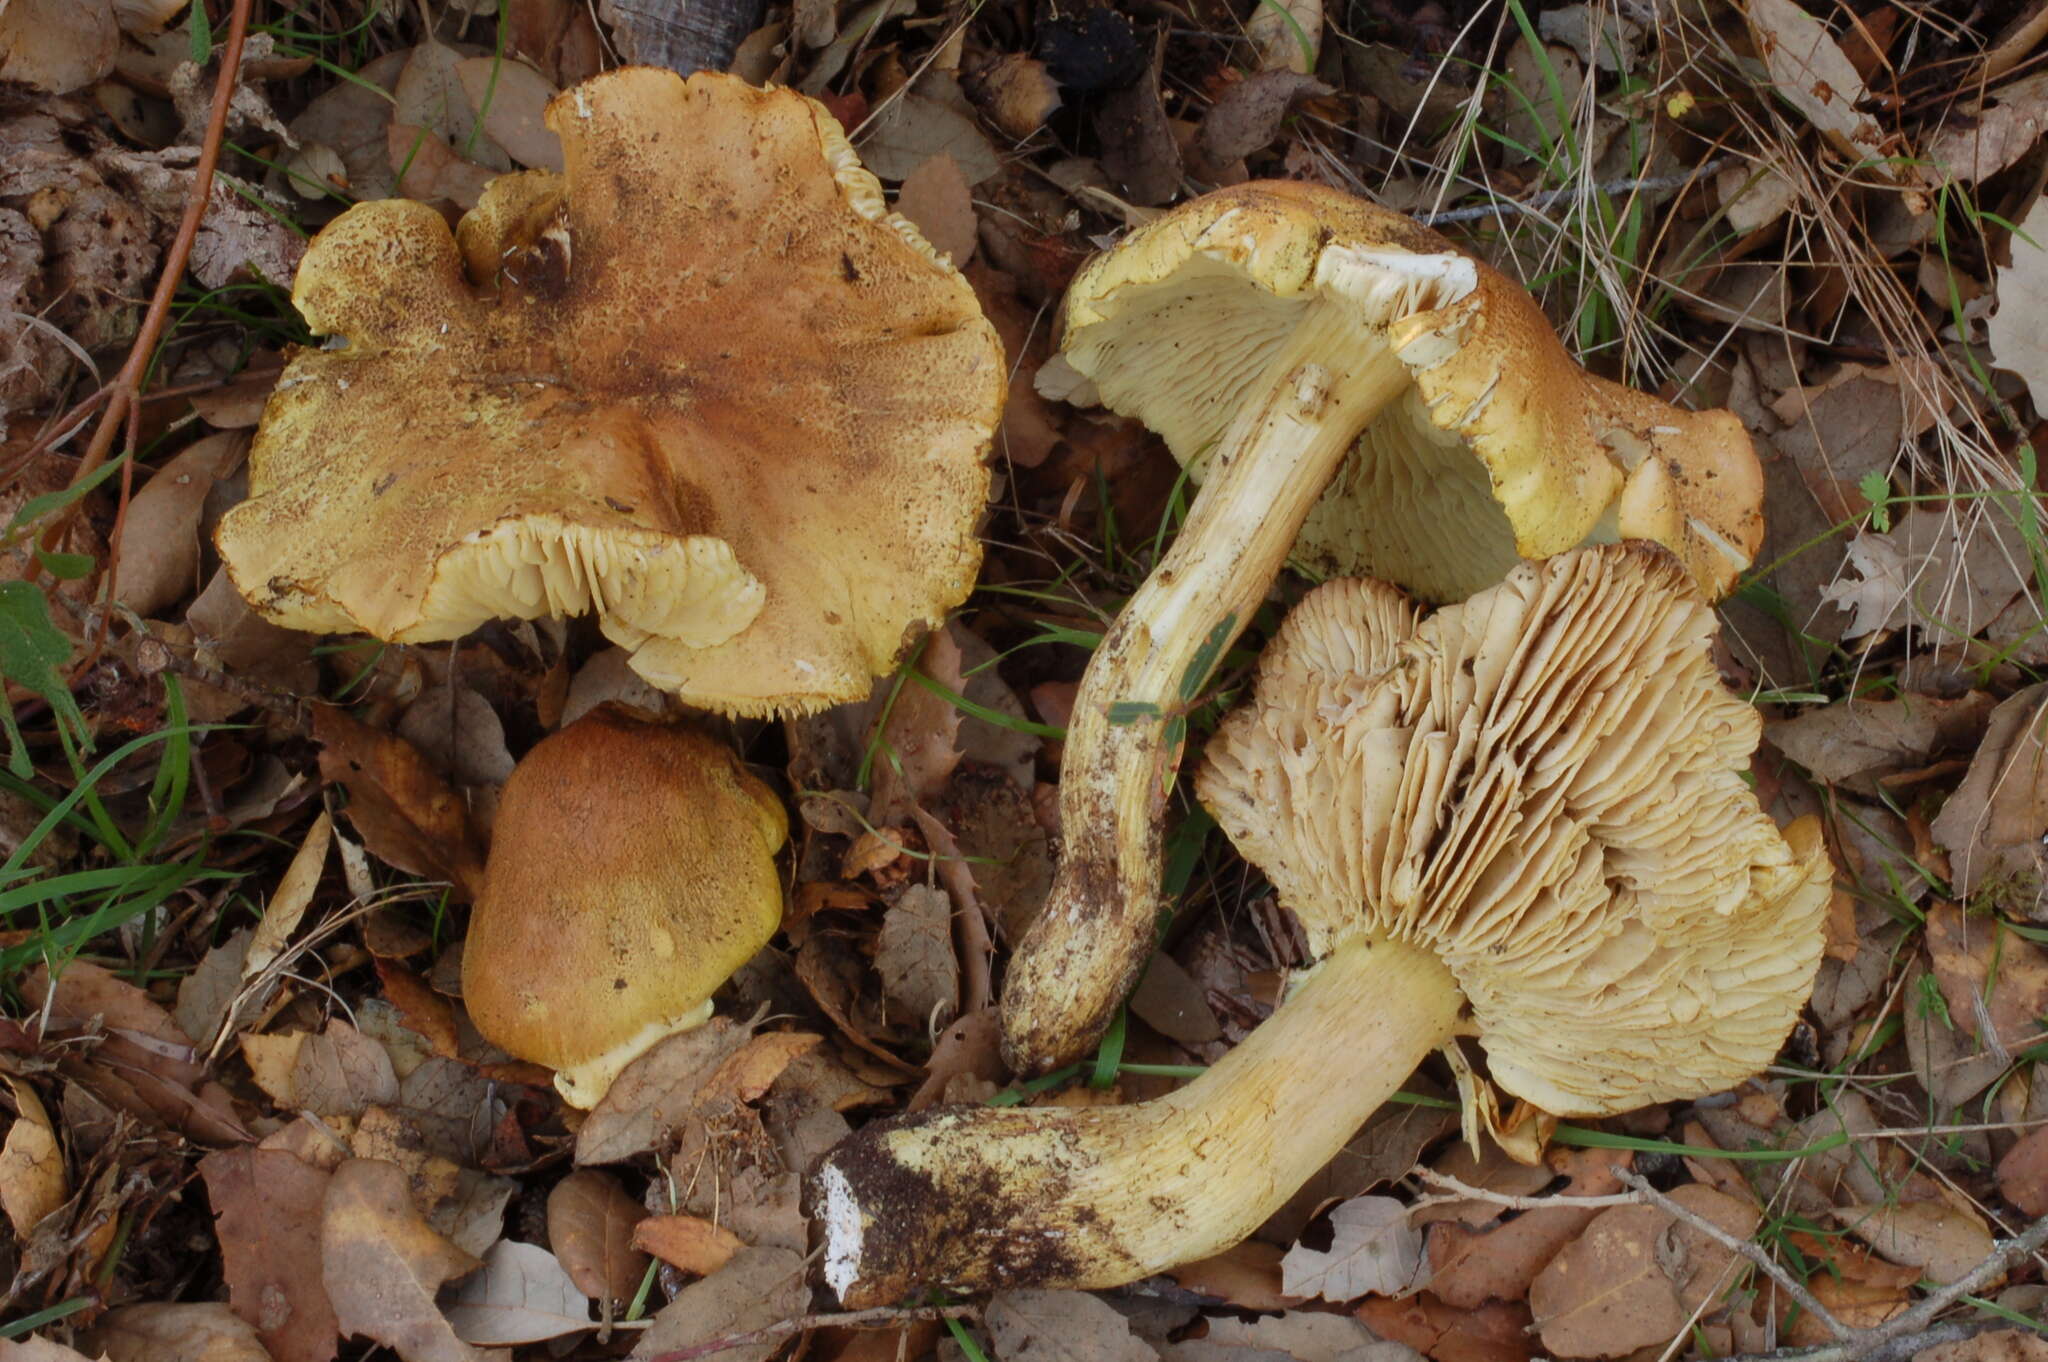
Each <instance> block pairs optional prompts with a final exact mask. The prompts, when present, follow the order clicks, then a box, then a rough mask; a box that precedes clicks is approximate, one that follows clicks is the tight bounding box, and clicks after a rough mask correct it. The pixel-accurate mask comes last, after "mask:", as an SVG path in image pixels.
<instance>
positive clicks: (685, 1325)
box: [632, 1248, 811, 1362]
mask: <svg viewBox="0 0 2048 1362" xmlns="http://www.w3.org/2000/svg"><path fill="white" fill-rule="evenodd" d="M810 1304H811V1288H810V1285H809V1283H808V1282H807V1281H806V1279H805V1276H804V1259H803V1255H802V1254H800V1253H797V1252H795V1251H793V1250H791V1249H781V1248H747V1249H741V1250H740V1251H739V1252H738V1253H736V1254H734V1255H733V1258H732V1261H731V1262H729V1263H727V1264H726V1265H725V1266H724V1267H722V1268H720V1269H719V1270H718V1271H717V1272H716V1273H714V1274H712V1275H711V1276H709V1277H706V1278H705V1279H704V1280H703V1281H701V1282H693V1283H691V1284H690V1285H689V1286H686V1287H684V1288H683V1289H682V1291H681V1293H680V1294H678V1295H677V1296H676V1298H675V1299H674V1300H673V1301H670V1302H669V1303H668V1304H667V1305H666V1306H664V1307H662V1309H661V1312H660V1313H659V1314H657V1315H655V1317H654V1324H653V1326H652V1327H651V1328H649V1329H648V1330H647V1332H646V1333H644V1334H642V1335H641V1336H640V1342H639V1344H638V1346H636V1347H635V1348H634V1349H633V1354H632V1355H633V1357H634V1358H636V1359H644V1358H649V1357H654V1356H657V1355H659V1354H661V1353H665V1352H671V1351H673V1350H675V1349H678V1348H687V1347H690V1346H691V1345H693V1344H697V1343H703V1342H705V1341H707V1340H709V1339H714V1338H723V1337H725V1336H726V1335H729V1334H743V1333H749V1332H751V1331H753V1330H755V1329H765V1328H767V1327H768V1326H769V1325H771V1324H779V1323H781V1322H782V1321H783V1320H786V1319H795V1318H796V1317H797V1316H799V1315H802V1314H803V1313H805V1311H807V1310H808V1309H809V1308H810ZM782 1345H783V1340H782V1339H779V1338H772V1339H769V1340H767V1341H766V1342H762V1343H747V1344H742V1345H740V1346H739V1347H737V1348H728V1349H726V1350H724V1351H723V1352H720V1353H719V1354H718V1356H719V1358H720V1359H721V1362H768V1359H769V1358H771V1357H773V1356H774V1355H775V1354H776V1353H777V1352H779V1351H781V1348H782Z"/></svg>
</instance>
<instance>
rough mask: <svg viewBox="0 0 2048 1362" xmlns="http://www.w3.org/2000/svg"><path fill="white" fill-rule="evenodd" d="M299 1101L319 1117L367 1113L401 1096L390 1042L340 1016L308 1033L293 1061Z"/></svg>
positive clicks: (295, 1103) (294, 1090)
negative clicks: (380, 1040) (379, 1040)
mask: <svg viewBox="0 0 2048 1362" xmlns="http://www.w3.org/2000/svg"><path fill="white" fill-rule="evenodd" d="M291 1085H292V1095H293V1098H294V1099H295V1100H294V1101H293V1103H292V1105H293V1106H296V1107H303V1108H305V1109H306V1110H307V1111H310V1112H312V1113H313V1114H314V1115H316V1116H361V1115H362V1114H363V1112H364V1110H365V1109H367V1108H369V1107H372V1106H390V1105H391V1104H392V1103H395V1102H396V1101H398V1071H397V1070H396V1069H394V1068H392V1066H391V1056H390V1055H389V1054H387V1053H385V1050H384V1047H383V1046H381V1045H379V1044H378V1043H377V1042H376V1041H374V1040H371V1039H370V1038H369V1037H368V1036H366V1035H364V1034H363V1033H362V1032H360V1031H358V1030H356V1029H355V1028H354V1027H353V1026H350V1025H349V1024H348V1023H347V1022H345V1021H343V1020H342V1019H341V1018H339V1017H336V1018H334V1019H333V1020H332V1021H329V1022H328V1023H327V1028H326V1029H325V1030H324V1031H322V1032H321V1033H320V1034H319V1035H317V1036H308V1037H306V1040H305V1043H304V1044H302V1045H300V1046H299V1051H298V1055H297V1057H296V1058H295V1059H294V1060H293V1063H292V1079H291Z"/></svg>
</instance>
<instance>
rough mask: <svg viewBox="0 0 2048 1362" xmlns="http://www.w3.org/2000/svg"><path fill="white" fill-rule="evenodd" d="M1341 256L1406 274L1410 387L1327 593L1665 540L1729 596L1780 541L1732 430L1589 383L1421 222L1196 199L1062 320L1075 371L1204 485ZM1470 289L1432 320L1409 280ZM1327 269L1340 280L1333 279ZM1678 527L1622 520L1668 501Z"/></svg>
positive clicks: (1327, 559)
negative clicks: (1424, 264)
mask: <svg viewBox="0 0 2048 1362" xmlns="http://www.w3.org/2000/svg"><path fill="white" fill-rule="evenodd" d="M1332 246H1336V247H1339V248H1341V249H1343V250H1345V251H1347V252H1348V253H1349V254H1350V256H1351V258H1352V259H1354V260H1356V261H1358V262H1360V263H1361V264H1364V265H1366V266H1370V265H1372V264H1374V263H1375V262H1377V263H1380V264H1383V265H1385V266H1386V267H1387V279H1388V284H1389V296H1388V298H1387V300H1386V301H1387V304H1388V306H1387V307H1386V308H1385V309H1384V316H1383V317H1382V318H1371V317H1366V318H1362V321H1364V322H1365V323H1367V324H1371V323H1372V322H1374V321H1381V322H1383V323H1384V324H1387V325H1389V326H1390V328H1391V329H1390V333H1389V336H1388V339H1389V341H1390V342H1391V344H1392V346H1393V349H1394V353H1395V354H1396V355H1397V356H1398V357H1399V359H1400V361H1401V363H1402V364H1403V365H1404V366H1405V367H1406V369H1407V371H1408V375H1409V379H1410V382H1409V385H1408V387H1407V389H1406V391H1404V392H1403V393H1402V394H1401V395H1400V396H1399V397H1398V398H1397V399H1396V400H1394V401H1393V402H1391V403H1390V404H1388V406H1387V407H1386V408H1385V409H1383V410H1382V411H1381V412H1380V413H1379V414H1378V415H1377V417H1375V419H1373V421H1372V422H1371V423H1370V424H1369V425H1368V426H1367V427H1366V428H1365V431H1364V433H1363V434H1362V435H1360V436H1359V438H1358V442H1357V444H1356V446H1355V447H1354V448H1353V450H1352V452H1351V456H1350V457H1349V458H1348V459H1347V460H1345V462H1344V463H1343V465H1342V466H1341V467H1340V468H1339V469H1338V471H1337V474H1336V476H1335V478H1334V479H1333V480H1332V481H1331V483H1330V484H1329V487H1328V490H1326V491H1325V492H1324V493H1323V496H1322V499H1321V500H1320V501H1319V502H1318V503H1317V504H1316V505H1315V507H1314V508H1313V509H1312V510H1311V511H1310V512H1309V515H1308V518H1307V520H1306V521H1305V522H1304V523H1303V525H1302V527H1301V530H1300V533H1299V535H1298V537H1297V539H1296V541H1295V545H1294V556H1295V559H1296V560H1297V561H1298V562H1300V563H1302V564H1303V565H1304V566H1305V567H1308V568H1310V569H1311V570H1313V571H1314V572H1316V573H1317V574H1318V575H1324V576H1331V575H1362V576H1369V577H1374V578H1378V579H1381V580H1386V581H1392V582H1395V583H1397V584H1399V585H1401V586H1403V587H1405V588H1407V589H1408V590H1411V591H1414V592H1416V593H1417V594H1418V595H1420V596H1422V597H1424V598H1425V599H1428V600H1433V601H1453V600H1462V599H1463V598H1464V597H1466V596H1469V595H1471V594H1472V593H1473V592H1474V591H1477V590H1479V589H1481V588H1482V587H1486V586H1491V585H1492V584H1493V583H1495V582H1497V581H1499V580H1500V579H1501V578H1502V577H1503V576H1504V575H1506V573H1507V570H1508V569H1509V568H1510V567H1512V566H1513V565H1514V563H1515V561H1516V559H1517V558H1541V557H1547V556H1548V555H1550V554H1553V553H1558V552H1561V551H1562V550H1564V549H1568V548H1572V547H1574V546H1576V545H1579V544H1582V543H1586V542H1589V541H1591V542H1597V541H1602V540H1606V541H1612V540H1615V539H1617V538H1637V539H1651V540H1654V541H1655V542H1658V543H1661V544H1663V545H1665V547H1667V548H1670V549H1671V550H1673V551H1674V552H1676V553H1677V554H1679V556H1680V558H1681V559H1682V560H1683V561H1684V563H1685V566H1686V568H1687V570H1688V571H1689V572H1690V573H1691V574H1692V576H1693V579H1694V580H1695V581H1696V582H1698V583H1699V585H1700V587H1701V589H1702V590H1704V591H1706V592H1707V593H1708V594H1709V595H1712V596H1715V597H1718V596H1720V595H1722V594H1725V593H1726V592H1727V590H1728V589H1729V588H1730V587H1731V586H1732V585H1733V583H1734V581H1735V578H1736V577H1737V576H1738V575H1739V574H1740V573H1741V572H1742V571H1743V570H1744V569H1745V568H1747V567H1748V566H1749V564H1750V561H1751V559H1752V558H1753V557H1754V555H1755V553H1756V551H1757V548H1758V546H1759V545H1760V544H1761V542H1762V537H1763V517H1762V477H1761V473H1760V470H1759V468H1758V465H1757V460H1756V454H1755V451H1754V449H1753V448H1752V446H1751V443H1750V439H1749V436H1748V433H1747V432H1745V431H1744V430H1743V428H1742V425H1741V422H1739V421H1738V420H1737V419H1736V418H1735V417H1734V416H1733V415H1732V414H1731V413H1728V412H1725V411H1715V412H1692V411H1686V410H1684V409H1681V408H1678V407H1674V406H1672V405H1670V404H1669V403H1666V402H1662V401H1659V400H1658V399H1656V398H1654V397H1651V396H1649V395H1647V394H1643V393H1638V392H1635V391H1634V390H1632V389H1629V388H1625V387H1622V386H1620V385H1618V384H1613V383H1609V382H1607V381H1606V380H1603V379H1600V378H1598V377H1596V376H1593V375H1590V374H1588V373H1587V372H1586V371H1585V370H1584V369H1582V368H1581V367H1580V366H1579V365H1578V363H1577V362H1576V361H1574V360H1573V359H1572V357H1571V355H1570V354H1569V353H1568V352H1567V351H1566V350H1565V348H1564V346H1563V344H1561V343H1560V342H1559V340H1558V338H1557V335H1556V333H1555V332H1554V331H1553V330H1552V328H1551V326H1550V323H1549V320H1548V319H1547V318H1545V316H1544V315H1543V313H1542V311H1541V309H1539V308H1538V307H1537V305H1536V303H1535V301H1534V300H1533V299H1532V298H1530V296H1529V294H1528V292H1527V291H1526V290H1524V289H1523V288H1522V287H1521V286H1520V285H1518V284H1516V283H1514V282H1513V281H1512V280H1510V279H1508V278H1506V277H1505V276H1503V275H1501V274H1500V273H1499V272H1498V271H1496V270H1494V269H1492V268H1491V267H1489V266H1488V265H1486V264H1485V263H1484V262H1482V261H1479V260H1476V259H1474V258H1472V257H1471V256H1469V255H1466V254H1465V253H1464V252H1462V251H1460V250H1459V249H1458V248H1457V247H1456V246H1454V245H1453V244H1452V243H1451V242H1450V241H1448V240H1446V239H1445V238H1444V237H1441V236H1439V235H1437V234H1436V233H1435V232H1432V231H1430V230H1429V229H1427V228H1425V227H1422V226H1420V225H1418V224H1417V223H1415V222H1413V221H1412V220H1410V219H1409V218H1406V217H1404V216H1402V215H1400V214H1398V213H1394V212H1391V211H1389V210H1387V209H1384V208H1380V207H1378V206H1377V205H1375V204H1372V203H1368V202H1366V201H1365V200H1363V199H1358V198H1354V197H1352V196H1351V195H1348V194H1344V193H1341V192H1339V191H1336V190H1332V189H1327V188H1324V187H1322V186H1320V185H1314V184H1305V183H1295V182H1291V181H1257V182H1253V183H1250V184H1245V185H1239V186H1237V187H1235V188H1231V189H1225V190H1220V191H1218V192H1216V193H1213V194H1210V195H1207V196H1205V197H1203V198H1201V199H1197V200H1195V201H1193V202H1191V203H1189V204H1187V205H1186V206H1184V207H1182V208H1180V209H1178V210H1176V211H1175V212H1173V213H1170V214H1168V215H1167V216H1165V217H1163V218H1161V219H1159V220H1157V221H1155V222H1153V223H1151V224H1148V225H1147V226H1146V227H1144V228H1141V229H1140V230H1139V231H1137V232H1134V233H1132V235H1131V236H1130V237H1129V238H1127V239H1126V240H1125V241H1124V242H1123V243H1121V244H1120V245H1119V246H1118V247H1117V248H1116V249H1114V250H1112V251H1107V252H1105V253H1103V254H1102V255H1099V256H1097V257H1096V258H1095V259H1094V260H1093V261H1091V262H1090V263H1089V264H1088V265H1087V266H1086V267H1085V268H1083V270H1082V271H1081V273H1080V274H1079V275H1077V276H1076V277H1075V279H1074V282H1073V284H1072V286H1071V287H1070V288H1069V289H1068V291H1067V295H1066V299H1065V302H1064V303H1063V305H1062V312H1061V324H1062V340H1061V346H1062V354H1063V357H1064V358H1065V360H1066V362H1067V363H1068V364H1070V365H1072V366H1073V367H1074V368H1075V369H1076V370H1078V371H1079V372H1080V373H1081V374H1082V375H1084V376H1085V377H1087V378H1088V379H1090V380H1091V381H1092V382H1093V383H1094V385H1095V388H1096V391H1097V392H1098V393H1099V394H1100V396H1101V398H1102V400H1103V401H1104V403H1105V404H1106V405H1108V406H1109V407H1110V408H1112V409H1113V410H1115V411H1118V412H1121V413H1123V414H1125V415H1129V416H1135V417H1137V418H1138V419H1139V420H1141V421H1143V422H1144V423H1145V424H1146V425H1147V426H1149V427H1150V428H1151V429H1152V430H1154V431H1156V432H1158V434H1159V435H1160V436H1161V437H1162V438H1163V439H1165V441H1166V443H1167V446H1168V447H1169V448H1170V449H1171V450H1172V451H1173V453H1174V455H1175V457H1176V458H1178V459H1179V460H1180V461H1181V462H1182V463H1183V464H1185V465H1187V467H1188V471H1189V476H1190V477H1191V478H1192V479H1193V480H1194V481H1195V482H1197V483H1200V482H1202V481H1203V480H1204V479H1205V478H1206V477H1207V475H1208V462H1209V457H1210V454H1211V452H1212V451H1213V450H1215V449H1216V448H1217V447H1218V444H1219V441H1220V438H1221V437H1222V435H1223V433H1224V431H1225V429H1226V428H1227V427H1228V426H1229V425H1230V422H1231V420H1232V418H1233V417H1234V416H1235V414H1236V413H1237V412H1238V411H1239V410H1240V409H1241V407H1242V406H1243V404H1244V401H1245V397H1246V393H1247V390H1248V389H1249V388H1251V387H1252V385H1254V384H1255V382H1256V381H1257V379H1258V377H1259V375H1260V374H1261V373H1262V372H1263V371H1264V369H1265V367H1266V364H1267V360H1268V357H1269V356H1270V355H1271V354H1272V353H1274V352H1275V351H1276V350H1277V349H1278V348H1279V347H1280V346H1281V345H1282V344H1283V343H1284V342H1285V339H1286V337H1287V336H1288V335H1289V333H1290V332H1291V331H1292V330H1293V329H1294V327H1295V326H1296V324H1297V322H1298V319H1299V318H1300V316H1301V314H1302V313H1303V312H1304V311H1305V310H1306V309H1307V308H1308V307H1309V306H1310V305H1311V304H1312V303H1313V302H1314V301H1315V300H1316V299H1317V297H1318V296H1320V294H1321V293H1322V291H1323V285H1324V281H1325V276H1326V275H1327V273H1328V270H1327V266H1326V265H1324V263H1323V258H1324V256H1325V255H1326V254H1327V253H1329V251H1330V248H1331V247H1332ZM1431 258H1435V259H1441V260H1444V261H1445V262H1447V268H1446V274H1447V276H1448V274H1450V273H1453V272H1454V273H1456V275H1457V276H1458V278H1459V280H1460V281H1461V284H1462V286H1461V287H1459V288H1456V289H1442V290H1440V291H1439V292H1440V298H1441V299H1442V301H1440V302H1439V303H1438V304H1437V305H1436V306H1434V307H1431V308H1428V309H1427V310H1423V311H1419V312H1418V311H1414V310H1412V308H1411V307H1409V306H1406V305H1404V303H1405V300H1402V299H1399V298H1397V297H1396V296H1395V293H1396V292H1397V291H1398V288H1399V286H1400V284H1401V282H1402V279H1403V270H1404V268H1405V267H1406V266H1407V265H1409V263H1410V262H1413V261H1416V260H1425V259H1431ZM1319 266H1321V268H1319ZM1641 479H1649V480H1651V481H1652V482H1653V483H1654V485H1656V486H1657V487H1658V488H1659V489H1661V490H1662V494H1661V495H1659V496H1658V497H1656V498H1655V499H1654V505H1655V508H1656V510H1657V511H1658V512H1659V514H1656V515H1650V516H1642V515H1635V516H1632V515H1628V514H1624V512H1626V511H1630V510H1633V509H1634V507H1635V505H1636V504H1637V503H1645V502H1650V501H1651V500H1652V499H1651V498H1649V497H1646V496H1645V495H1644V494H1643V493H1642V492H1640V491H1638V492H1636V494H1635V495H1634V496H1633V497H1631V496H1630V490H1632V489H1633V485H1634V484H1635V483H1636V482H1637V481H1638V480H1641Z"/></svg>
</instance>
